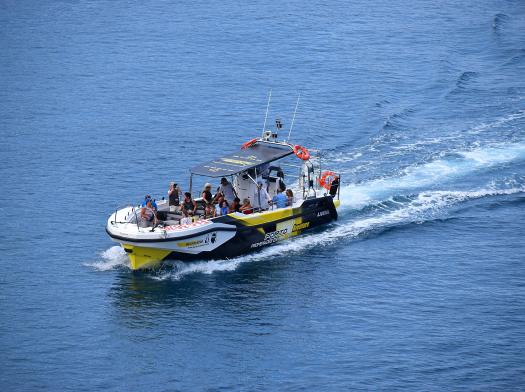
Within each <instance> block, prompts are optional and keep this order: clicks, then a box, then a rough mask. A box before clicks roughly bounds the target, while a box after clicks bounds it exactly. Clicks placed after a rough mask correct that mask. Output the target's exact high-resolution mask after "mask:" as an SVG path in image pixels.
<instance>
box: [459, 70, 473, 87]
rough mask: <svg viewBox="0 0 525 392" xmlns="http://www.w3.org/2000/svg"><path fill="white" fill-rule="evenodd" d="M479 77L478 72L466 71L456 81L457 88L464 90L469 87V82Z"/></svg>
mask: <svg viewBox="0 0 525 392" xmlns="http://www.w3.org/2000/svg"><path fill="white" fill-rule="evenodd" d="M477 76H478V73H477V72H473V71H465V72H463V73H462V74H461V75H460V76H459V77H458V80H457V81H456V87H457V88H459V89H464V88H466V87H467V86H468V84H469V82H470V81H472V80H473V79H475V78H476V77H477Z"/></svg>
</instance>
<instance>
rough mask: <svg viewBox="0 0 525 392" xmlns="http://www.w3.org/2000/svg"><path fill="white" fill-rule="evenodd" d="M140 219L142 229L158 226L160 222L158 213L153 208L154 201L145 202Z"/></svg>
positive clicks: (147, 200)
mask: <svg viewBox="0 0 525 392" xmlns="http://www.w3.org/2000/svg"><path fill="white" fill-rule="evenodd" d="M140 219H141V222H140V226H141V227H149V226H153V225H155V226H156V225H157V224H158V222H159V220H158V218H157V212H156V209H154V207H153V200H151V198H149V199H146V200H145V201H144V204H143V205H142V208H141V209H140Z"/></svg>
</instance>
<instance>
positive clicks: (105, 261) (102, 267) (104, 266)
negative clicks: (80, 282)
mask: <svg viewBox="0 0 525 392" xmlns="http://www.w3.org/2000/svg"><path fill="white" fill-rule="evenodd" d="M84 265H86V266H88V267H93V268H95V269H96V270H98V271H109V270H112V269H116V268H120V267H126V268H129V259H128V256H127V255H126V252H125V251H124V249H122V248H121V247H120V246H112V247H111V248H109V249H106V250H105V251H103V252H101V253H100V259H99V260H97V261H94V262H92V263H85V264H84Z"/></svg>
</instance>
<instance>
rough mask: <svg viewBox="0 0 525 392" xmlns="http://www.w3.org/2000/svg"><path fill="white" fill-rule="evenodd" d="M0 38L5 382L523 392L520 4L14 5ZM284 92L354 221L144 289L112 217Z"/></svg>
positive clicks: (155, 278) (182, 172) (1, 385)
mask: <svg viewBox="0 0 525 392" xmlns="http://www.w3.org/2000/svg"><path fill="white" fill-rule="evenodd" d="M0 49H1V50H0V132H1V143H0V161H1V163H2V164H1V165H0V177H1V182H2V195H3V199H4V200H3V202H2V203H1V207H0V210H1V215H2V217H3V219H2V222H3V230H2V234H1V237H0V238H1V242H0V260H1V263H2V274H1V277H0V305H1V311H0V389H1V390H3V391H15V390H16V391H30V390H31V391H32V390H49V391H66V390H73V391H83V390H87V391H92V390H115V391H117V390H118V391H120V390H126V391H127V390H132V391H148V392H149V391H173V390H180V391H200V390H207V391H218V390H243V391H273V390H283V391H299V390H307V391H324V390H328V391H346V390H403V391H407V390H411V391H421V390H487V391H488V390H490V391H494V390H504V391H510V390H523V388H524V385H525V359H524V354H523V353H524V352H525V256H524V254H525V241H523V238H524V235H525V225H524V223H523V222H524V221H525V4H524V3H523V2H522V1H517V0H516V1H503V0H493V1H491V0H489V1H483V2H478V1H463V2H457V1H439V2H419V1H416V2H414V1H402V0H400V1H393V2H391V1H376V2H369V1H362V0H358V1H355V2H351V3H350V2H335V1H329V0H328V1H322V2H306V3H305V2H302V1H286V2H268V1H266V2H251V3H250V4H244V3H242V2H228V1H220V2H213V1H209V2H201V3H199V2H189V1H179V2H168V1H155V2H149V1H142V2H133V1H118V0H117V1H111V2H100V1H74V0H70V1H38V2H35V1H23V0H2V1H0ZM270 89H272V106H271V109H270V113H269V119H270V123H273V120H274V118H275V117H277V116H279V117H281V119H282V120H283V122H284V123H285V128H286V129H287V127H288V126H289V125H290V122H291V117H292V113H293V108H294V105H295V100H296V98H297V96H298V94H299V93H300V94H301V100H300V104H299V109H298V112H297V118H296V122H295V124H294V130H293V133H292V139H293V141H294V142H296V143H300V144H304V145H306V146H309V147H321V148H322V149H323V150H324V154H325V164H326V166H327V167H332V168H335V169H337V170H339V171H341V172H342V181H343V184H344V185H343V188H342V192H341V198H342V206H341V211H340V219H339V220H338V221H337V222H336V223H334V224H332V225H330V226H328V227H325V228H324V229H321V230H316V231H315V232H312V233H310V234H308V235H306V236H304V237H300V238H297V239H295V240H293V241H289V242H286V243H282V244H279V245H276V246H274V247H271V248H267V249H265V250H262V251H261V252H259V253H254V254H251V255H248V256H244V257H240V258H237V259H233V260H226V261H211V262H194V263H191V264H182V263H175V266H174V267H173V268H166V269H163V270H161V271H158V272H155V273H146V274H143V275H134V274H132V273H131V272H130V270H129V268H128V266H127V260H126V257H125V256H124V255H123V254H122V252H121V251H120V250H119V248H118V247H115V244H114V243H112V242H111V241H110V240H109V238H108V237H107V235H106V233H105V232H104V225H105V221H106V219H107V216H108V215H109V214H110V213H111V212H112V211H113V209H114V208H115V207H116V206H118V205H121V204H123V203H127V202H137V201H139V200H140V199H141V198H142V197H143V196H144V194H146V193H152V194H154V195H156V196H157V197H161V196H162V195H164V194H165V192H166V190H167V185H168V183H169V181H170V180H173V179H175V180H177V181H178V182H181V183H185V181H187V171H188V168H189V167H191V166H192V165H194V164H195V163H197V162H200V161H203V160H205V159H208V158H212V157H213V156H215V155H216V154H217V153H218V152H220V151H222V149H223V148H224V149H226V150H227V151H231V150H232V149H236V148H238V146H240V144H241V143H242V142H244V141H246V140H249V139H251V138H252V137H255V136H257V135H258V134H259V133H260V130H261V128H262V123H263V120H264V111H265V108H266V97H267V94H268V91H269V90H270ZM282 136H284V134H283V135H282Z"/></svg>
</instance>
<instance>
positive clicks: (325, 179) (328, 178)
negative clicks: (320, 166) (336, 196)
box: [319, 171, 337, 190]
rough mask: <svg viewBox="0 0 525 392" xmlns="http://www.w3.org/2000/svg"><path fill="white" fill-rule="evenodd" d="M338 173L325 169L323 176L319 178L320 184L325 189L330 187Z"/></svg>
mask: <svg viewBox="0 0 525 392" xmlns="http://www.w3.org/2000/svg"><path fill="white" fill-rule="evenodd" d="M336 177H337V174H335V173H334V172H331V171H325V172H323V174H321V178H319V185H321V186H322V187H323V188H324V189H328V190H329V189H330V187H331V186H332V182H333V181H334V180H335V179H336Z"/></svg>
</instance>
